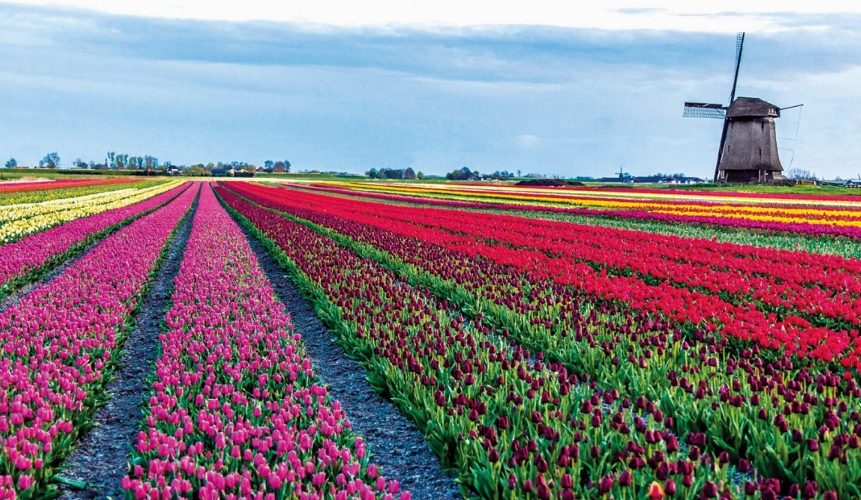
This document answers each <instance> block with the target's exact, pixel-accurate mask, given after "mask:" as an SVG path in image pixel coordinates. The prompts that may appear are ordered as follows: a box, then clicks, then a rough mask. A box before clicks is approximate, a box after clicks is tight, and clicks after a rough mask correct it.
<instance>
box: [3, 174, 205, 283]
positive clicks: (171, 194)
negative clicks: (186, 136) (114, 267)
mask: <svg viewBox="0 0 861 500" xmlns="http://www.w3.org/2000/svg"><path fill="white" fill-rule="evenodd" d="M189 186H190V183H185V184H183V185H180V186H177V187H175V188H173V189H171V190H170V191H167V192H164V193H161V194H158V195H156V196H153V197H152V198H148V199H145V200H144V201H140V202H138V203H135V204H133V205H128V206H125V207H122V208H116V209H113V210H108V211H106V212H102V213H100V214H96V215H91V216H89V217H84V218H81V219H75V220H73V221H71V222H67V223H65V224H62V225H60V226H56V227H53V228H51V229H48V230H47V231H43V232H40V233H35V234H31V235H28V236H25V237H24V238H22V239H20V240H18V241H16V242H15V243H8V244H6V245H2V246H0V299H2V298H3V297H5V296H6V295H7V294H8V293H10V292H12V291H14V290H16V289H18V288H20V287H21V286H23V285H25V284H27V283H30V282H31V281H33V280H34V279H38V277H39V276H40V275H41V274H44V271H46V270H48V269H50V268H51V267H53V265H54V264H57V263H59V262H62V261H64V260H65V259H66V258H67V257H68V256H69V255H70V254H72V253H74V252H76V251H77V250H80V249H81V248H83V247H84V246H86V245H88V244H90V243H92V242H93V241H95V240H97V239H99V238H101V237H102V236H103V235H104V234H106V233H107V232H110V231H111V230H112V229H113V228H115V227H116V226H117V225H119V224H123V223H125V222H127V221H130V219H134V218H136V217H139V216H140V215H142V214H145V213H147V212H149V211H151V210H154V209H155V208H157V207H159V206H160V205H162V204H164V203H167V202H168V201H169V200H172V199H173V198H175V197H176V196H177V195H179V193H181V192H182V191H184V190H185V189H187V188H188V187H189Z"/></svg>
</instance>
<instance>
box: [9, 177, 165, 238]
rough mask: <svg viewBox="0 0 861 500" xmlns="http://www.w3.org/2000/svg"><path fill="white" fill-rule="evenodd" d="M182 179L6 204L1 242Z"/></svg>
mask: <svg viewBox="0 0 861 500" xmlns="http://www.w3.org/2000/svg"><path fill="white" fill-rule="evenodd" d="M179 183H180V181H171V182H158V183H156V184H155V185H153V186H149V187H144V188H142V189H134V188H127V189H119V190H115V191H109V192H106V193H96V194H92V195H86V196H78V197H75V198H63V199H59V200H52V201H45V202H42V203H24V204H19V205H9V206H6V207H3V211H2V215H0V242H2V243H9V242H12V241H17V240H19V239H21V238H23V237H24V236H26V235H28V234H31V233H35V232H37V231H42V230H45V229H47V228H50V227H53V226H56V225H57V224H62V223H64V222H68V221H70V220H74V219H78V218H81V217H87V216H90V215H93V214H97V213H101V212H104V211H106V210H111V209H114V208H120V207H124V206H127V205H131V204H134V203H137V202H139V201H142V200H145V199H147V198H149V197H152V196H155V195H157V194H159V193H163V192H165V191H168V190H170V189H172V188H174V187H176V186H177V185H178V184H179Z"/></svg>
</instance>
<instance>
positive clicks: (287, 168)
mask: <svg viewBox="0 0 861 500" xmlns="http://www.w3.org/2000/svg"><path fill="white" fill-rule="evenodd" d="M291 166H292V164H291V163H290V161H288V160H284V171H285V172H287V173H290V167H291Z"/></svg>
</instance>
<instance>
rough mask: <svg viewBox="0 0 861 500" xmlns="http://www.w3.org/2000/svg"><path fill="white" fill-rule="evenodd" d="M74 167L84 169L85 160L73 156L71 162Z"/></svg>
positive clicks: (85, 165)
mask: <svg viewBox="0 0 861 500" xmlns="http://www.w3.org/2000/svg"><path fill="white" fill-rule="evenodd" d="M72 165H74V167H75V168H79V169H81V170H86V168H87V162H85V161H83V160H81V159H80V158H75V161H73V162H72Z"/></svg>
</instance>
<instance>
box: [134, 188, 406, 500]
mask: <svg viewBox="0 0 861 500" xmlns="http://www.w3.org/2000/svg"><path fill="white" fill-rule="evenodd" d="M174 285H175V288H174V292H173V296H172V301H173V306H172V308H171V309H170V311H169V312H168V313H167V317H166V324H167V327H168V328H167V331H165V332H164V333H163V334H162V335H160V341H161V352H162V353H163V354H162V356H161V357H160V358H159V359H158V360H157V362H156V366H155V372H156V377H155V379H154V381H153V384H152V391H151V394H150V397H149V404H148V406H147V408H146V409H145V417H144V421H145V425H144V430H142V431H140V433H139V436H138V440H137V443H136V447H135V451H134V454H133V457H134V461H133V463H134V464H136V465H135V466H134V467H132V470H131V471H130V474H129V476H128V477H126V478H125V479H123V488H124V489H125V490H127V491H128V494H129V497H130V498H165V499H169V498H176V497H179V496H182V497H184V496H191V495H194V496H195V497H199V498H266V499H268V498H300V497H301V498H309V499H313V498H348V497H349V498H362V499H367V498H392V497H393V495H394V494H395V493H397V492H398V485H397V482H396V481H386V480H385V479H384V478H383V476H381V475H380V474H379V473H378V471H377V468H376V467H375V466H374V465H373V464H371V463H369V461H368V455H367V451H366V449H365V445H364V443H363V442H362V439H361V438H359V437H356V436H355V435H353V434H352V433H351V431H350V423H349V421H348V420H347V415H346V414H345V412H344V410H343V409H342V408H341V407H340V404H339V403H338V402H337V401H332V400H331V399H330V397H329V396H328V395H327V389H326V388H325V387H323V386H321V385H318V383H317V381H316V379H315V377H314V372H313V370H312V368H311V365H310V362H309V360H308V358H307V357H306V356H305V353H304V350H303V348H302V346H301V341H300V340H301V339H300V336H299V335H296V334H294V333H293V327H292V324H291V323H290V316H289V314H287V313H286V311H285V310H284V306H283V305H281V304H280V303H279V302H278V300H277V299H276V297H275V295H274V292H273V290H272V288H271V286H270V285H269V283H268V281H267V280H266V277H265V275H264V274H263V271H262V270H261V268H260V266H259V265H258V264H257V259H256V258H255V256H254V253H253V252H252V251H251V249H250V247H249V245H248V242H247V241H246V239H245V236H244V234H243V233H242V231H241V230H240V229H239V227H238V226H237V224H236V223H235V222H233V220H232V219H231V218H230V216H229V215H228V214H227V212H226V211H225V210H224V208H222V207H221V206H220V205H219V203H218V201H217V200H216V199H215V196H214V194H213V193H212V190H211V189H210V188H209V187H208V186H207V187H205V188H204V190H203V192H202V194H201V197H200V202H199V206H198V210H197V213H196V215H195V218H194V223H193V227H192V231H191V235H190V237H189V240H188V244H187V245H186V250H185V255H184V257H183V261H182V264H181V266H180V270H179V274H178V276H177V277H176V279H175V281H174ZM400 498H402V499H407V498H409V494H403V495H400Z"/></svg>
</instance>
